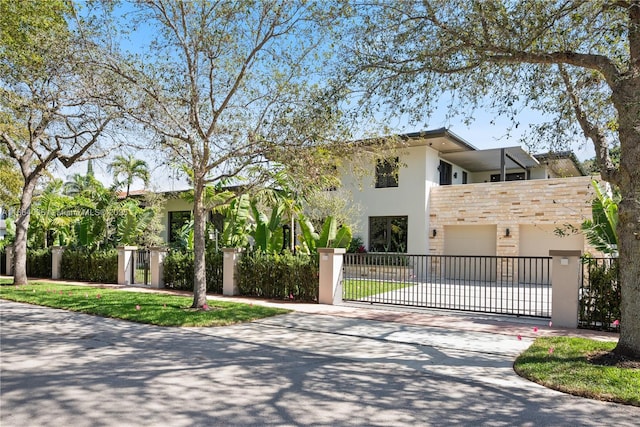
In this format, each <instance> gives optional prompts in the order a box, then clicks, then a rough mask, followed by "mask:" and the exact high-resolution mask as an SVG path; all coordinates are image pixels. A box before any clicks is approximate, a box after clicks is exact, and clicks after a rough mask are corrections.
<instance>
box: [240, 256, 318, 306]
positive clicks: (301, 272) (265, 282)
mask: <svg viewBox="0 0 640 427" xmlns="http://www.w3.org/2000/svg"><path fill="white" fill-rule="evenodd" d="M318 272H319V268H318V255H317V254H316V255H303V254H300V255H292V254H290V253H288V252H287V253H284V254H282V255H280V254H265V253H262V252H254V253H247V254H243V255H242V257H240V262H239V264H238V277H237V280H238V289H239V291H240V295H245V296H256V297H262V298H274V299H286V298H289V296H293V297H294V298H295V299H296V300H298V301H317V300H318V289H319V283H318Z"/></svg>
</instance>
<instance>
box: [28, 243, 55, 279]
mask: <svg viewBox="0 0 640 427" xmlns="http://www.w3.org/2000/svg"><path fill="white" fill-rule="evenodd" d="M27 276H28V277H40V278H51V249H48V248H45V249H30V250H28V251H27Z"/></svg>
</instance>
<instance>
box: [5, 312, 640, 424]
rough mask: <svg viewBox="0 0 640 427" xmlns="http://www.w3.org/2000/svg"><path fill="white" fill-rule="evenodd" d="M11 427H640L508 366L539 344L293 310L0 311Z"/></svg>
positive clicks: (626, 415)
mask: <svg viewBox="0 0 640 427" xmlns="http://www.w3.org/2000/svg"><path fill="white" fill-rule="evenodd" d="M0 310H1V312H0V314H1V324H0V326H1V342H0V345H1V349H2V351H1V353H0V369H1V384H0V387H1V388H0V392H1V398H0V399H1V400H0V425H2V426H3V427H9V426H65V425H66V426H73V427H78V426H128V425H130V426H146V425H150V426H160V425H162V426H197V425H202V426H205V425H208V426H211V425H256V426H258V425H260V426H261V425H280V426H282V425H332V426H336V425H371V426H396V425H397V426H416V425H474V426H475V425H491V426H514V425H527V426H531V425H554V426H555V425H557V426H566V425H587V426H590V425H593V426H603V425H615V426H632V425H634V426H635V425H638V424H637V422H638V419H640V408H637V407H630V406H625V405H617V404H611V403H605V402H598V401H593V400H588V399H582V398H577V397H572V396H569V395H565V394H563V393H559V392H555V391H552V390H548V389H546V388H544V387H541V386H538V385H536V384H534V383H531V382H528V381H526V380H524V379H521V378H520V377H518V376H517V375H515V374H514V373H513V371H512V369H511V365H512V363H513V359H514V357H515V356H516V355H517V354H518V353H519V352H520V351H522V350H523V349H524V348H526V347H527V346H528V345H529V344H530V343H531V338H526V337H525V338H524V339H523V340H522V341H518V340H517V339H516V338H515V337H514V336H512V335H501V334H496V333H489V332H482V331H462V330H450V329H448V328H443V327H441V326H428V325H411V324H406V323H398V322H381V321H375V320H366V319H362V318H354V317H344V316H336V315H324V314H309V313H292V314H288V315H284V316H278V317H275V318H270V319H264V320H261V321H258V322H253V323H248V324H240V325H234V326H230V327H221V328H161V327H155V326H148V325H140V324H135V323H128V322H124V321H119V320H113V319H104V318H100V317H94V316H88V315H83V314H78V313H70V312H66V311H62V310H55V309H49V308H44V307H38V306H30V305H25V304H18V303H13V302H7V301H0Z"/></svg>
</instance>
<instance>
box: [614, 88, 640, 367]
mask: <svg viewBox="0 0 640 427" xmlns="http://www.w3.org/2000/svg"><path fill="white" fill-rule="evenodd" d="M626 83H627V84H626V85H625V86H623V87H622V90H620V93H618V95H619V96H620V97H621V98H622V100H623V101H622V102H620V103H619V104H618V120H619V135H620V182H619V183H618V185H619V188H620V194H621V196H622V200H621V201H620V203H619V204H618V227H617V230H616V231H617V235H618V252H619V257H620V259H619V261H620V287H621V293H622V302H621V304H620V311H621V318H620V339H619V340H618V345H617V347H616V349H615V352H616V353H620V354H624V355H626V356H629V357H633V358H635V359H638V360H640V167H638V165H640V127H639V126H638V121H639V120H640V119H639V118H640V104H638V103H637V100H634V99H633V98H637V96H638V93H640V77H637V78H635V79H629V80H628V82H626ZM634 101H635V102H634Z"/></svg>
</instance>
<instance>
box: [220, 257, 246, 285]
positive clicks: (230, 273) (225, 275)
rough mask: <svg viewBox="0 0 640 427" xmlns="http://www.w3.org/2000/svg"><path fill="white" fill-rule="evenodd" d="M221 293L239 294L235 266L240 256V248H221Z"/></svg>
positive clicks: (236, 266)
mask: <svg viewBox="0 0 640 427" xmlns="http://www.w3.org/2000/svg"><path fill="white" fill-rule="evenodd" d="M222 253H223V254H224V255H223V259H222V295H239V294H240V291H239V290H238V278H237V274H236V273H237V268H238V261H240V257H241V256H242V250H241V249H238V248H223V249H222Z"/></svg>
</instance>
